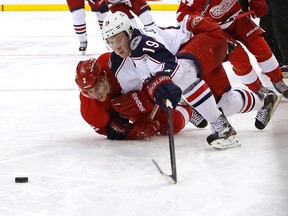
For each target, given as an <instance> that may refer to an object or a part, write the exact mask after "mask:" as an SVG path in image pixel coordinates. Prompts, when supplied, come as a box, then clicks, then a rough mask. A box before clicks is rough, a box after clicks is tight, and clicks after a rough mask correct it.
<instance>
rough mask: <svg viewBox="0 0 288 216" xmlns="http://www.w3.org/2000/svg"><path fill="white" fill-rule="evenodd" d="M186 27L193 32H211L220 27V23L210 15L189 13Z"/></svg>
mask: <svg viewBox="0 0 288 216" xmlns="http://www.w3.org/2000/svg"><path fill="white" fill-rule="evenodd" d="M186 28H187V29H188V30H189V31H191V32H192V33H193V34H197V33H201V32H211V31H213V30H216V29H220V28H221V27H220V25H219V24H218V23H217V22H215V21H214V20H212V19H211V18H210V17H202V16H198V15H189V18H188V20H187V24H186Z"/></svg>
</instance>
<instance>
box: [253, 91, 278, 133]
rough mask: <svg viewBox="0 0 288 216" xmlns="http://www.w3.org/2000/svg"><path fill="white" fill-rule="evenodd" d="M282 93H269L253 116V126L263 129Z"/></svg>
mask: <svg viewBox="0 0 288 216" xmlns="http://www.w3.org/2000/svg"><path fill="white" fill-rule="evenodd" d="M281 97H282V95H279V96H278V95H277V94H275V93H269V94H268V95H267V96H266V97H265V99H264V106H263V107H262V108H261V109H260V110H259V111H258V113H257V115H256V118H255V127H256V128H257V129H259V130H263V129H264V128H265V127H266V126H267V124H268V123H269V121H270V119H271V117H272V116H273V114H274V112H275V110H276V108H277V106H278V105H279V102H280V100H281Z"/></svg>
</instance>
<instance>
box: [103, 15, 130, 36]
mask: <svg viewBox="0 0 288 216" xmlns="http://www.w3.org/2000/svg"><path fill="white" fill-rule="evenodd" d="M121 32H126V33H127V34H128V36H129V38H130V39H131V37H132V32H133V27H132V23H131V20H130V19H129V17H128V16H127V15H126V14H125V13H123V12H120V11H116V12H115V13H112V14H110V15H108V16H107V17H106V18H105V19H104V21H103V26H102V30H101V33H102V38H103V39H104V40H106V41H107V39H108V38H110V37H112V36H114V35H116V34H119V33H121Z"/></svg>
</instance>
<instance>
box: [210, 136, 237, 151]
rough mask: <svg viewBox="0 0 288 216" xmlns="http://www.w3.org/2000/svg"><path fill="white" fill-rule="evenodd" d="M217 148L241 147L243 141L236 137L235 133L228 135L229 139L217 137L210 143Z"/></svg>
mask: <svg viewBox="0 0 288 216" xmlns="http://www.w3.org/2000/svg"><path fill="white" fill-rule="evenodd" d="M210 145H211V146H212V147H213V148H214V149H216V150H220V151H221V150H226V149H227V148H235V147H240V146H241V143H240V142H239V141H238V140H237V139H236V138H235V135H232V136H230V137H228V138H227V139H224V138H222V139H217V140H214V141H213V142H211V144H210Z"/></svg>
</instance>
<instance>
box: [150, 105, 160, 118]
mask: <svg viewBox="0 0 288 216" xmlns="http://www.w3.org/2000/svg"><path fill="white" fill-rule="evenodd" d="M158 108H159V105H158V104H155V105H154V107H153V110H152V111H151V113H150V115H149V118H150V119H154V117H155V115H156V113H157V111H158Z"/></svg>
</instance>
